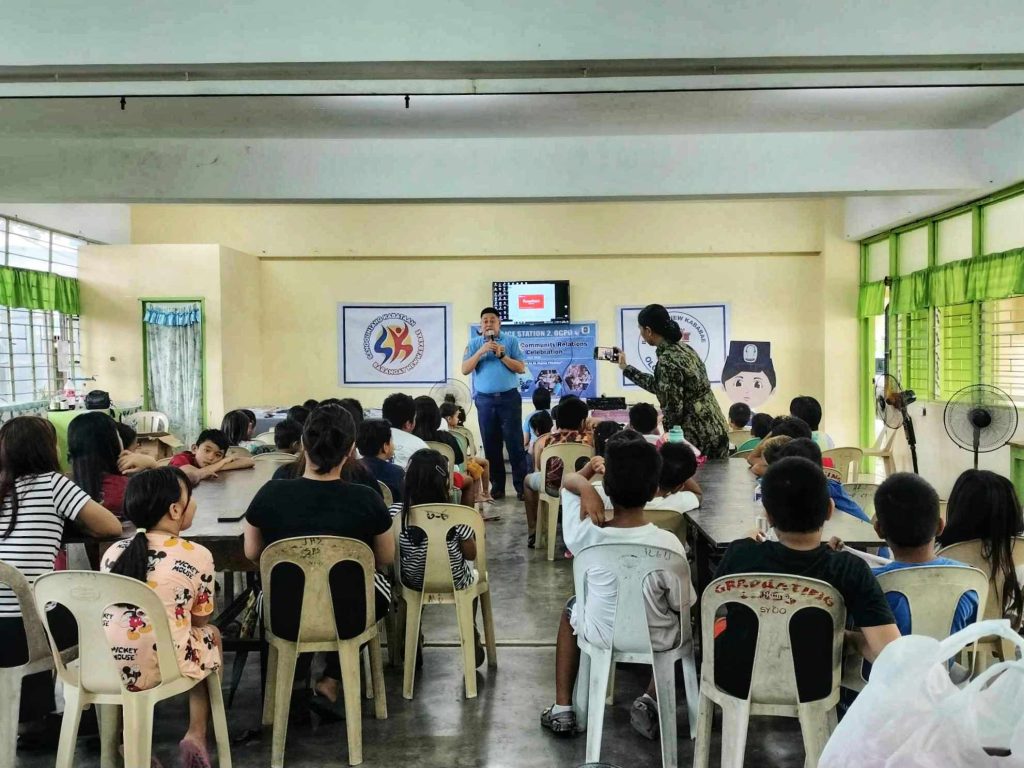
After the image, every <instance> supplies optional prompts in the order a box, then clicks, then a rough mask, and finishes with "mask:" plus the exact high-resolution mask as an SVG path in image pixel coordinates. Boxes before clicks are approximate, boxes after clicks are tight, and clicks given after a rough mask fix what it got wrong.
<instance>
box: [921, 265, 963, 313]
mask: <svg viewBox="0 0 1024 768" xmlns="http://www.w3.org/2000/svg"><path fill="white" fill-rule="evenodd" d="M970 263H971V260H970V259H967V260H964V261H954V262H951V263H949V264H943V265H942V266H941V267H934V268H932V269H931V270H930V273H931V274H930V276H929V282H930V286H929V289H930V292H931V302H932V305H933V306H936V307H949V306H952V305H954V304H963V303H965V302H967V301H969V300H970V298H969V294H968V293H967V272H968V269H969V265H970Z"/></svg>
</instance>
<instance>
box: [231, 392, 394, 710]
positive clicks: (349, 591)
mask: <svg viewBox="0 0 1024 768" xmlns="http://www.w3.org/2000/svg"><path fill="white" fill-rule="evenodd" d="M355 438H356V427H355V423H354V422H353V420H352V416H351V415H350V414H349V413H348V412H347V411H345V410H344V409H343V408H339V407H327V408H318V409H317V410H315V411H314V412H313V413H312V414H310V416H309V419H308V420H307V421H306V425H305V427H304V428H303V431H302V445H303V448H304V457H305V468H304V470H303V473H302V476H301V477H297V478H295V479H292V480H271V481H269V482H268V483H267V484H266V485H264V486H263V487H262V488H261V489H260V490H259V491H258V492H257V493H256V496H255V498H253V500H252V502H251V503H250V504H249V509H248V511H247V512H246V513H245V521H244V523H243V525H242V530H243V534H244V538H245V555H246V557H248V558H249V559H250V560H252V561H253V562H258V561H259V558H260V554H261V553H262V552H263V550H264V549H265V548H266V547H267V546H268V545H269V544H272V543H274V542H275V541H278V540H280V539H287V538H290V537H292V536H344V537H347V538H351V539H358V540H359V541H362V542H364V543H366V544H367V545H368V546H369V547H370V548H371V549H372V550H373V556H374V562H375V564H376V566H377V568H382V567H384V566H386V565H390V564H391V563H392V562H393V561H394V558H395V539H394V537H393V536H392V535H391V516H390V515H389V514H388V510H387V507H386V506H384V501H383V499H382V498H381V495H380V493H379V492H375V491H374V490H372V489H370V488H367V487H366V486H363V485H358V484H356V483H352V482H348V481H345V480H344V479H342V475H343V468H344V467H345V466H346V465H347V464H350V463H354V462H355V461H356V459H355ZM361 574H362V572H361V571H360V570H359V568H358V567H357V566H356V565H355V564H354V563H349V564H345V565H340V566H338V567H336V568H334V569H332V571H331V574H330V583H331V592H332V594H333V595H334V601H335V608H334V611H335V619H336V621H337V624H338V633H339V637H342V638H345V637H353V636H354V635H356V634H358V633H359V632H361V631H362V629H363V624H364V620H365V618H366V606H365V605H364V604H363V601H362V594H363V592H362V590H361V587H362V575H361ZM374 586H375V587H376V591H375V595H376V606H375V607H376V616H377V618H378V619H381V618H383V617H384V616H385V615H386V614H387V612H388V607H389V605H390V602H391V586H390V584H389V583H388V582H387V579H385V578H384V577H383V575H379V576H377V577H376V578H375V579H374ZM302 589H303V587H302V575H301V573H300V572H299V571H298V569H297V568H296V567H294V566H287V565H282V566H279V567H278V569H276V570H275V574H274V589H273V590H272V592H271V594H272V595H273V596H274V598H280V604H279V603H278V600H277V599H275V600H274V606H273V613H274V619H275V622H274V623H275V626H274V631H275V633H277V634H279V635H280V636H282V637H295V635H296V633H297V631H298V622H299V612H300V610H301V607H302V606H301V601H300V600H296V599H295V598H296V595H300V594H302ZM278 622H280V624H278ZM326 662H327V663H326V665H325V667H324V674H323V677H322V678H321V679H320V681H319V682H318V683H317V684H316V693H317V694H318V695H319V696H323V697H325V698H326V699H327V700H328V701H330V702H331V703H332V704H333V703H334V702H335V701H337V699H338V694H339V692H340V690H341V668H340V664H339V660H338V656H337V654H333V653H332V654H327V659H326Z"/></svg>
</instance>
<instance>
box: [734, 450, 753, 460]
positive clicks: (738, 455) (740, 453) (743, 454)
mask: <svg viewBox="0 0 1024 768" xmlns="http://www.w3.org/2000/svg"><path fill="white" fill-rule="evenodd" d="M753 452H754V449H753V448H750V449H748V450H746V451H736V453H734V454H733V455H732V456H730V457H729V458H730V459H745V458H747V456H749V455H750V454H751V453H753Z"/></svg>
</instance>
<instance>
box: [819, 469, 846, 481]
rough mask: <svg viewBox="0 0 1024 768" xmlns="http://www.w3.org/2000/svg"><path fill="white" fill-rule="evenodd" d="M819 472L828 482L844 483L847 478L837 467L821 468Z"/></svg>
mask: <svg viewBox="0 0 1024 768" xmlns="http://www.w3.org/2000/svg"><path fill="white" fill-rule="evenodd" d="M821 471H822V472H824V473H825V477H827V478H828V479H829V480H835V481H837V482H840V483H842V482H844V481H845V480H846V477H847V474H846V472H844V471H843V470H841V469H839V468H838V467H822V468H821Z"/></svg>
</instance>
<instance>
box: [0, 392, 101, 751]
mask: <svg viewBox="0 0 1024 768" xmlns="http://www.w3.org/2000/svg"><path fill="white" fill-rule="evenodd" d="M96 415H97V416H103V417H104V418H108V419H109V418H110V417H109V416H107V415H106V414H104V413H101V412H99V411H96ZM68 521H72V522H74V523H75V524H76V525H77V526H79V527H80V528H82V529H84V530H85V531H86V532H87V533H90V534H92V535H93V536H96V537H114V536H120V535H121V523H120V522H118V520H117V518H116V517H114V515H112V514H111V513H110V512H108V511H107V510H106V509H104V508H103V507H102V506H100V505H99V504H97V503H96V502H95V501H93V500H92V499H90V498H89V495H88V494H87V493H85V492H84V491H83V490H82V489H81V488H79V487H78V486H77V485H75V484H74V483H73V482H71V481H70V480H68V479H67V478H66V477H64V475H62V474H61V472H60V462H59V461H58V460H57V432H56V431H55V430H54V428H53V424H51V423H50V422H49V421H47V420H46V419H41V418H39V417H38V416H17V417H15V418H13V419H11V420H10V421H8V422H7V423H5V424H4V425H3V426H2V427H0V560H2V561H4V562H5V563H8V564H9V565H11V566H13V567H15V568H17V569H18V570H19V571H20V572H21V574H22V575H23V576H24V577H25V578H26V579H28V580H29V581H33V580H34V579H35V578H36V577H38V576H42V575H43V574H44V573H49V572H50V571H52V570H53V561H54V558H56V556H57V551H58V549H59V548H60V542H61V536H62V535H63V533H64V526H65V524H66V523H67V522H68ZM47 618H48V620H49V623H50V627H51V628H52V629H53V631H54V634H55V635H56V636H57V638H58V645H59V646H60V647H61V648H64V647H68V646H71V645H74V643H75V640H74V637H75V620H74V618H73V617H72V616H71V614H70V613H69V612H68V611H67V609H65V608H63V607H62V606H58V607H57V608H56V609H54V610H53V611H51V612H50V614H49V616H48V617H47ZM61 639H66V641H67V642H66V643H65V642H60V640H61ZM26 661H28V645H27V643H26V638H25V624H24V622H23V621H22V618H21V607H20V606H19V604H18V600H17V598H16V597H15V596H14V592H13V591H12V590H11V589H10V588H9V587H7V586H5V585H4V586H0V667H17V666H21V665H22V664H24V663H25V662H26ZM21 690H22V694H21V712H20V716H19V721H20V722H21V723H22V724H23V738H22V739H21V740H20V741H21V744H22V746H28V745H29V742H30V741H31V742H33V743H36V744H39V745H40V746H42V745H43V744H44V742H45V737H44V734H43V729H42V727H41V726H42V725H43V718H44V717H45V716H46V715H47V713H49V712H51V711H52V710H53V708H54V700H53V678H52V677H51V675H50V673H49V672H40V673H38V674H35V675H29V676H28V677H25V678H23V679H22V682H21ZM4 716H5V717H6V716H7V715H6V712H5V714H4ZM51 743H52V742H51Z"/></svg>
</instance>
